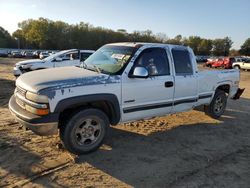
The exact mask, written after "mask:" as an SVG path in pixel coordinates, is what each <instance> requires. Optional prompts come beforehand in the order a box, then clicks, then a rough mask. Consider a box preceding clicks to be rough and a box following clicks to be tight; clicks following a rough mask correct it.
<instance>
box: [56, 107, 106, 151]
mask: <svg viewBox="0 0 250 188" xmlns="http://www.w3.org/2000/svg"><path fill="white" fill-rule="evenodd" d="M108 127H109V119H108V117H107V115H106V114H105V113H104V112H102V111H101V110H98V109H93V108H91V109H84V110H81V111H79V112H77V113H75V114H73V115H72V116H71V118H69V120H68V121H67V123H66V124H65V125H62V126H61V127H60V138H61V140H62V142H63V145H64V147H65V148H66V149H67V150H68V151H69V152H71V153H74V154H76V155H81V154H87V153H90V152H93V151H95V150H97V149H98V148H99V147H100V146H101V145H102V143H103V141H104V138H105V136H106V135H107V131H108Z"/></svg>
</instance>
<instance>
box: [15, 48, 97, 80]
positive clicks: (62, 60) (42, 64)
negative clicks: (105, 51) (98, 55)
mask: <svg viewBox="0 0 250 188" xmlns="http://www.w3.org/2000/svg"><path fill="white" fill-rule="evenodd" d="M93 53H94V51H92V50H77V49H71V50H63V51H60V52H58V53H55V54H53V55H51V56H49V57H47V58H45V59H32V60H25V61H20V62H18V63H16V65H15V67H14V70H13V74H14V75H15V76H20V75H21V74H23V73H25V72H29V71H33V70H38V69H48V68H54V67H66V66H80V64H81V62H83V61H85V59H86V58H88V57H89V56H90V55H91V54H93Z"/></svg>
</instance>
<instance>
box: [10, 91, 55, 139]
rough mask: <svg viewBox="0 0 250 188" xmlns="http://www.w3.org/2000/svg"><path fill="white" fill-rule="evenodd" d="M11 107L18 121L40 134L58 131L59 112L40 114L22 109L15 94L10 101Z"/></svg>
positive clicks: (46, 134) (45, 134)
mask: <svg viewBox="0 0 250 188" xmlns="http://www.w3.org/2000/svg"><path fill="white" fill-rule="evenodd" d="M9 109H10V112H11V113H12V115H13V116H14V117H15V119H16V120H17V122H19V123H20V124H22V125H23V126H25V127H27V128H29V129H30V130H32V131H33V132H34V133H35V134H37V135H40V136H48V135H54V134H57V132H58V119H59V115H58V114H57V113H51V114H48V115H46V116H38V115H35V114H32V113H30V112H28V111H26V110H24V109H22V108H21V107H20V106H19V105H18V104H17V103H16V99H15V96H14V95H13V96H12V97H11V98H10V101H9Z"/></svg>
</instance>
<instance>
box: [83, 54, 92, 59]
mask: <svg viewBox="0 0 250 188" xmlns="http://www.w3.org/2000/svg"><path fill="white" fill-rule="evenodd" d="M91 54H92V53H81V61H85V60H86V59H87V58H88V57H89V56H90V55H91Z"/></svg>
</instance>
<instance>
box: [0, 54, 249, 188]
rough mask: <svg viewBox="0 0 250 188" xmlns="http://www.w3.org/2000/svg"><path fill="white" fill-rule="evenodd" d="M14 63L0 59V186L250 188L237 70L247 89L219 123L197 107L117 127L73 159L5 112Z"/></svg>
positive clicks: (244, 101)
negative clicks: (93, 148)
mask: <svg viewBox="0 0 250 188" xmlns="http://www.w3.org/2000/svg"><path fill="white" fill-rule="evenodd" d="M17 61H18V59H8V58H0V187H5V186H9V187H15V186H16V187H220V188H221V187H249V186H250V123H249V120H250V118H249V117H250V72H244V71H242V72H241V82H240V86H241V88H246V90H245V92H244V93H243V96H242V98H241V99H240V100H237V101H233V100H229V101H228V106H227V110H226V112H225V114H224V115H223V116H222V117H221V118H220V119H219V120H214V119H212V118H210V117H208V116H206V115H205V114H204V113H203V111H201V109H197V110H193V111H190V112H185V113H180V114H175V115H169V116H166V117H161V118H154V119H151V120H145V121H138V122H134V123H129V124H121V125H118V126H116V127H112V128H111V130H110V137H109V138H108V139H107V141H106V142H105V144H104V145H103V146H102V148H101V149H99V150H98V151H96V152H94V153H91V154H88V155H83V156H74V155H71V154H69V153H68V152H67V151H64V150H63V149H62V148H61V147H60V141H59V138H58V137H57V136H53V137H40V136H36V135H35V134H33V133H32V132H31V131H25V130H23V129H22V128H20V126H19V124H17V123H16V122H15V120H14V119H13V117H12V116H11V114H10V113H9V111H8V100H9V98H10V96H11V95H12V93H13V90H14V87H15V86H14V85H15V81H14V80H15V79H14V77H13V75H12V68H13V65H14V63H15V62H17Z"/></svg>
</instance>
